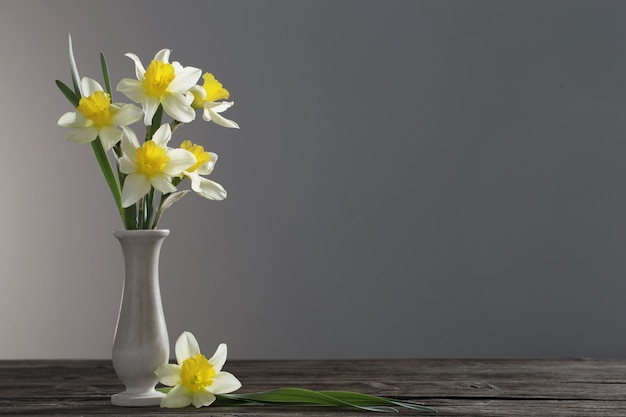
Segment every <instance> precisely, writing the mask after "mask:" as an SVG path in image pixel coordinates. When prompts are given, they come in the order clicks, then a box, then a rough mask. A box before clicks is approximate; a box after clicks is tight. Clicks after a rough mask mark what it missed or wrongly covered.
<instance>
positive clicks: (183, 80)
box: [167, 67, 202, 94]
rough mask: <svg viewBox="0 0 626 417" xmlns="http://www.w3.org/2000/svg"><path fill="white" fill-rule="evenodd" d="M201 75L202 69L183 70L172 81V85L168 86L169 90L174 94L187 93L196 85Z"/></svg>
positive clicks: (190, 68) (186, 68)
mask: <svg viewBox="0 0 626 417" xmlns="http://www.w3.org/2000/svg"><path fill="white" fill-rule="evenodd" d="M201 75H202V70H201V69H200V68H194V67H185V68H182V69H181V70H180V71H179V72H177V73H176V77H175V78H174V79H173V80H172V82H171V83H170V85H168V86H167V89H168V91H171V92H172V93H180V94H183V93H186V92H187V91H188V90H189V89H190V88H191V87H193V86H194V85H196V83H197V82H198V80H199V79H200V76H201Z"/></svg>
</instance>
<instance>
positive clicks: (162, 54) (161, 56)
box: [154, 49, 172, 63]
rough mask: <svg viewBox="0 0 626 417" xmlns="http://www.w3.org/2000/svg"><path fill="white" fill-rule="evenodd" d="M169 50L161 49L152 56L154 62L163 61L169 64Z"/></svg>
mask: <svg viewBox="0 0 626 417" xmlns="http://www.w3.org/2000/svg"><path fill="white" fill-rule="evenodd" d="M170 52H172V50H171V49H161V50H160V51H159V52H157V53H156V55H155V56H154V60H155V61H163V62H167V63H169V59H170Z"/></svg>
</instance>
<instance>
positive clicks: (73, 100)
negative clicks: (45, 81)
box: [55, 80, 80, 107]
mask: <svg viewBox="0 0 626 417" xmlns="http://www.w3.org/2000/svg"><path fill="white" fill-rule="evenodd" d="M55 82H56V84H57V87H59V90H61V92H62V93H63V95H64V96H65V98H67V99H68V100H69V102H70V103H72V105H73V106H74V107H78V103H79V102H80V98H78V97H77V96H76V93H74V92H73V91H72V89H71V88H69V87H68V86H67V85H65V84H64V83H63V82H62V81H59V80H56V81H55Z"/></svg>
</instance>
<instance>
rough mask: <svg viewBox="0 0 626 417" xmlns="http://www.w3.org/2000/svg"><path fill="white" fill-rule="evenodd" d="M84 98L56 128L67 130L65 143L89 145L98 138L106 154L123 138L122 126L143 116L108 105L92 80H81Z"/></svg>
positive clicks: (128, 108)
mask: <svg viewBox="0 0 626 417" xmlns="http://www.w3.org/2000/svg"><path fill="white" fill-rule="evenodd" d="M81 91H82V93H83V94H84V97H82V98H81V99H80V101H79V103H78V107H77V108H76V111H75V112H68V113H65V114H64V115H63V116H61V118H60V119H59V121H58V122H57V124H58V125H59V126H61V127H65V128H69V129H70V130H69V131H68V133H67V139H68V140H71V141H73V142H77V143H89V142H91V141H93V140H94V139H96V138H97V137H98V135H99V136H100V141H101V142H102V146H103V147H104V149H105V151H108V150H109V149H111V148H112V147H113V146H114V145H115V144H116V143H118V142H119V141H120V139H121V138H122V131H121V130H120V129H119V127H121V126H128V125H130V124H132V123H135V122H136V121H138V120H139V119H141V116H142V114H143V113H142V112H141V109H139V108H138V107H137V106H135V105H134V104H120V103H111V98H110V96H109V95H108V94H107V93H105V92H104V90H103V89H102V87H101V86H100V84H98V83H97V82H96V81H94V80H92V79H91V78H87V77H85V78H83V79H82V80H81Z"/></svg>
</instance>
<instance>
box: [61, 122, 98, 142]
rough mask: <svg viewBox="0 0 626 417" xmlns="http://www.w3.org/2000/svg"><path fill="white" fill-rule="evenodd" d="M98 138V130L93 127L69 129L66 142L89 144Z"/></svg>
mask: <svg viewBox="0 0 626 417" xmlns="http://www.w3.org/2000/svg"><path fill="white" fill-rule="evenodd" d="M97 137H98V128H96V127H95V126H88V127H81V128H78V129H70V130H69V131H68V132H67V136H66V138H67V140H69V141H72V142H76V143H89V142H91V141H93V140H94V139H95V138H97Z"/></svg>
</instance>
